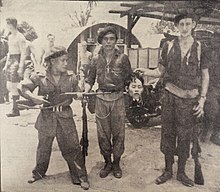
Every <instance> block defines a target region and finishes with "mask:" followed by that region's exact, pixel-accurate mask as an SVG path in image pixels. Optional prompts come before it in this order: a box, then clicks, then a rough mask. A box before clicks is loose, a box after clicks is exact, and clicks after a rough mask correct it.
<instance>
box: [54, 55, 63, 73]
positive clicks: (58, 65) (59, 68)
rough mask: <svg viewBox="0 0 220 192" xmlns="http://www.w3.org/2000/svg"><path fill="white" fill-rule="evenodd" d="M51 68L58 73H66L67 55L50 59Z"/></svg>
mask: <svg viewBox="0 0 220 192" xmlns="http://www.w3.org/2000/svg"><path fill="white" fill-rule="evenodd" d="M51 62H52V68H53V70H54V71H56V72H58V73H63V72H66V71H67V55H62V56H60V57H58V58H56V59H52V60H51Z"/></svg>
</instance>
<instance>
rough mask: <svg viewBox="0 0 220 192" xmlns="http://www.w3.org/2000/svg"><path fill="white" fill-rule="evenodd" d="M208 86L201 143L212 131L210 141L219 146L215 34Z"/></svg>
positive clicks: (219, 62) (219, 71)
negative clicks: (209, 131)
mask: <svg viewBox="0 0 220 192" xmlns="http://www.w3.org/2000/svg"><path fill="white" fill-rule="evenodd" d="M210 61H211V63H212V64H211V67H210V85H209V91H208V95H207V102H206V105H205V127H204V128H205V129H204V130H203V134H202V137H201V141H203V142H204V141H205V140H206V136H207V132H208V130H212V131H213V132H212V135H211V137H210V141H211V142H212V143H214V144H216V145H218V146H220V33H217V32H215V33H214V36H213V38H212V40H211V53H210Z"/></svg>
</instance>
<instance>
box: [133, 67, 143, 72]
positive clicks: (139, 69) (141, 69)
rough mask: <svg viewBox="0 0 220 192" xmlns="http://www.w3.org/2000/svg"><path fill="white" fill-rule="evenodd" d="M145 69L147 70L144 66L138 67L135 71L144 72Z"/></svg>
mask: <svg viewBox="0 0 220 192" xmlns="http://www.w3.org/2000/svg"><path fill="white" fill-rule="evenodd" d="M144 71H145V68H142V67H140V68H136V69H135V70H134V72H135V73H136V72H141V73H144Z"/></svg>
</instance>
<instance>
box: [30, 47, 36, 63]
mask: <svg viewBox="0 0 220 192" xmlns="http://www.w3.org/2000/svg"><path fill="white" fill-rule="evenodd" d="M30 51H31V59H32V61H33V63H34V66H37V65H38V63H37V60H36V57H35V48H34V46H33V45H32V44H31V45H30Z"/></svg>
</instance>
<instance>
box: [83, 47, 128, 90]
mask: <svg viewBox="0 0 220 192" xmlns="http://www.w3.org/2000/svg"><path fill="white" fill-rule="evenodd" d="M131 73H132V69H131V64H130V61H129V59H128V56H127V55H125V54H122V53H121V52H120V51H119V50H118V49H115V50H114V53H113V56H112V59H111V60H110V62H109V63H107V61H106V58H105V53H104V50H103V48H101V49H100V51H99V54H98V55H96V56H95V57H94V58H93V59H92V62H91V66H90V70H89V74H88V77H87V78H86V80H85V82H86V83H88V84H90V85H91V86H93V85H94V83H95V80H96V78H97V83H98V86H99V89H100V90H103V91H113V92H114V91H124V87H125V81H126V79H127V78H128V77H129V76H130V74H131Z"/></svg>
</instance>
